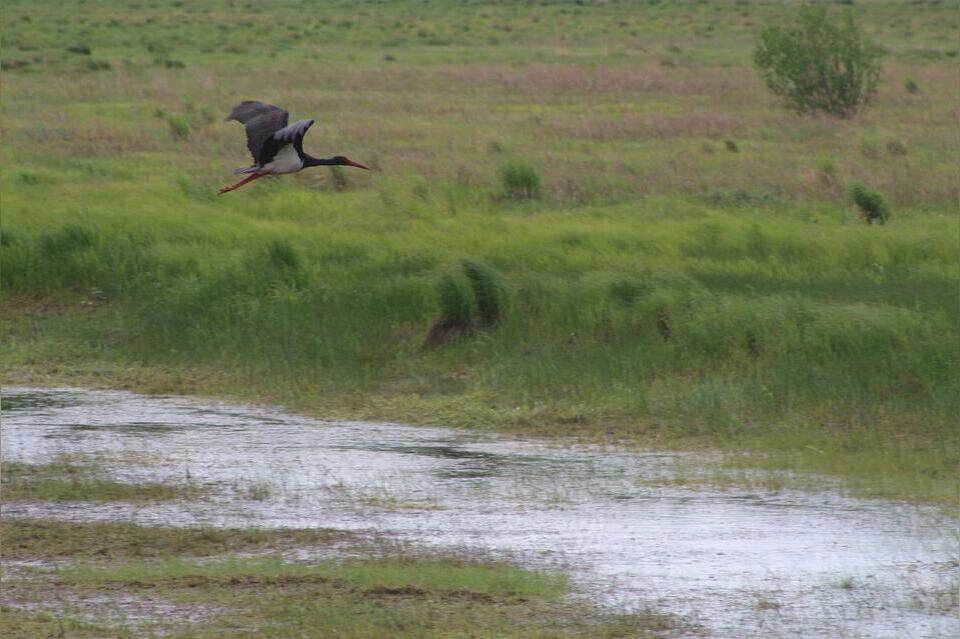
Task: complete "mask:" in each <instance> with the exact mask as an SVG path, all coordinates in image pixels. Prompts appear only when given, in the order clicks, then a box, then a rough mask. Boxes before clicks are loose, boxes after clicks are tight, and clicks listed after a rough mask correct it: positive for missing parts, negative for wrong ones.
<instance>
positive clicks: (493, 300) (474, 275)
mask: <svg viewBox="0 0 960 639" xmlns="http://www.w3.org/2000/svg"><path fill="white" fill-rule="evenodd" d="M461 264H462V265H463V273H464V275H466V276H467V279H468V280H469V281H470V288H472V289H473V298H474V300H475V301H476V304H477V315H479V318H480V324H481V325H482V326H492V325H494V324H496V323H497V322H498V321H500V315H501V312H502V307H503V286H502V285H501V283H500V277H499V276H498V275H497V274H496V272H494V270H493V269H491V268H489V267H487V266H484V265H483V264H478V263H476V262H472V261H470V260H463V262H461Z"/></svg>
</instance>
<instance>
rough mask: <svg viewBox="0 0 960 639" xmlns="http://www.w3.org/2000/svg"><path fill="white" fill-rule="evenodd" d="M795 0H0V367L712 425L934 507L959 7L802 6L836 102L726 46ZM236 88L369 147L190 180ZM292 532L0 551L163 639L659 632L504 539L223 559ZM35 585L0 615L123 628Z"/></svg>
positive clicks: (89, 473)
mask: <svg viewBox="0 0 960 639" xmlns="http://www.w3.org/2000/svg"><path fill="white" fill-rule="evenodd" d="M792 11H793V8H792V7H791V6H790V3H783V2H773V1H764V0H738V1H735V2H734V1H729V2H727V1H716V2H700V1H695V0H691V1H689V2H687V1H684V0H678V1H671V2H668V1H657V0H649V1H647V2H640V1H637V2H625V1H619V2H618V1H611V2H589V1H586V2H575V3H574V2H562V1H557V2H551V1H546V2H536V3H532V2H521V1H519V0H518V1H505V2H480V1H476V2H462V3H460V2H458V3H453V2H450V1H448V0H433V1H429V2H413V1H409V2H408V1H405V0H398V1H396V2H353V1H350V2H347V1H332V2H324V3H316V4H314V3H310V4H307V3H303V2H300V1H299V0H281V1H278V2H271V3H269V4H255V3H245V2H237V1H235V0H197V1H195V2H180V1H179V0H175V1H169V2H168V1H166V0H138V1H136V2H125V1H124V2H121V1H120V0H110V1H109V2H97V3H94V2H81V3H68V2H62V1H58V0H45V1H43V2H33V1H31V2H27V1H26V0H8V2H7V3H6V4H5V6H4V21H3V24H2V27H0V32H2V36H3V40H4V51H3V54H2V65H3V76H4V84H5V86H4V91H3V96H2V100H0V113H2V120H0V122H2V133H3V139H4V145H3V151H2V153H3V158H4V160H5V161H4V162H3V165H2V167H0V189H2V192H3V202H2V206H3V211H2V219H0V345H2V348H0V381H2V382H4V383H6V384H11V383H17V384H34V385H44V386H51V385H78V386H89V387H100V388H127V389H131V390H137V391H144V392H153V393H182V394H206V395H217V396H224V397H233V398H238V399H242V400H246V401H252V402H263V403H272V404H278V405H283V406H287V407H289V408H291V409H295V410H298V411H302V412H307V413H310V414H313V415H318V416H321V417H329V418H349V419H379V420H390V421H397V422H409V423H414V424H422V425H429V424H432V425H444V426H462V427H475V428H484V429H495V430H498V431H501V432H504V433H509V434H517V435H537V436H545V437H556V438H566V437H572V438H577V439H580V440H586V441H590V442H613V443H618V444H626V445H629V446H637V447H646V448H651V447H652V448H672V449H695V450H720V451H723V452H726V453H733V455H731V456H730V457H728V460H729V463H732V464H736V465H742V466H745V467H763V468H768V469H787V470H796V471H813V472H816V473H824V474H827V475H832V476H836V477H839V478H840V480H841V481H842V482H844V483H843V486H844V487H845V488H847V489H849V490H850V491H854V492H856V493H858V494H865V495H873V496H883V497H892V498H896V499H903V500H912V501H918V502H932V503H937V504H945V505H948V506H954V505H955V504H956V499H957V496H958V493H957V471H958V467H960V452H958V451H960V430H958V429H957V428H956V415H957V414H960V395H958V393H957V392H956V390H957V379H958V366H960V364H958V362H960V334H958V333H960V331H958V320H960V304H958V261H960V247H958V234H960V225H958V215H957V201H958V181H957V171H956V166H957V165H958V160H960V136H958V135H957V129H956V110H957V97H958V96H957V87H956V65H957V58H958V46H957V41H956V33H957V30H958V29H960V15H958V13H957V11H956V7H954V6H952V5H951V4H950V3H941V2H938V1H930V2H924V1H922V0H912V1H906V0H904V1H901V0H857V2H856V3H836V4H835V5H834V4H831V5H830V6H829V7H828V12H829V14H830V15H831V16H834V17H835V18H836V19H837V20H838V21H839V20H841V19H842V18H843V17H844V16H845V15H849V14H852V15H854V16H855V17H856V20H857V23H858V24H859V25H861V26H862V27H863V28H864V29H865V31H866V33H867V35H868V36H869V38H870V40H871V42H873V43H874V44H876V45H878V47H879V49H878V50H876V51H874V53H882V58H881V62H882V65H883V72H882V75H881V76H880V82H879V84H878V86H877V92H876V95H875V96H873V100H872V102H871V103H870V104H869V106H868V107H867V108H866V109H865V110H864V111H863V112H861V113H859V114H858V115H856V116H855V117H852V118H833V117H830V116H826V115H810V116H801V115H798V114H796V113H794V112H791V111H790V110H788V109H786V108H784V107H783V105H782V104H781V103H780V102H779V101H778V99H777V98H775V97H774V96H772V95H770V94H769V93H768V92H767V91H766V90H765V88H764V84H763V80H762V78H761V77H760V76H759V74H758V73H757V70H756V69H755V67H754V49H755V46H756V44H757V41H756V37H757V34H758V33H760V32H761V30H762V29H763V28H764V27H765V26H767V25H770V24H777V23H780V22H783V21H786V20H789V19H790V17H791V16H792ZM241 99H258V100H265V101H267V102H272V103H275V104H279V105H282V106H284V107H286V108H288V109H289V110H290V112H291V117H292V118H294V119H299V118H316V119H317V125H316V126H315V127H314V129H313V131H312V132H311V134H310V135H309V136H308V137H307V142H306V146H307V150H308V151H311V150H313V151H314V152H316V153H317V154H334V153H345V154H347V155H349V156H350V157H351V158H354V159H356V160H357V161H359V162H363V163H364V164H367V165H369V166H371V167H374V168H375V169H376V170H375V171H371V172H369V173H367V172H362V174H361V173H360V172H355V173H346V172H343V171H335V170H331V171H329V172H321V171H319V170H317V171H314V172H305V173H304V174H302V175H297V176H287V177H285V178H283V179H278V180H272V179H271V180H266V179H264V180H259V181H258V182H256V183H254V184H252V185H250V186H247V187H244V188H243V189H242V190H240V191H238V192H236V193H231V194H229V195H226V196H223V197H219V198H218V197H217V196H216V195H215V193H216V189H217V188H218V187H219V186H222V185H223V184H226V183H228V182H229V180H230V178H231V177H232V176H231V175H230V171H231V170H232V169H233V168H235V167H237V166H241V165H244V164H246V163H247V157H246V149H245V147H244V143H243V137H242V133H241V130H240V128H239V127H238V126H236V124H235V123H225V122H222V118H223V116H225V115H226V113H227V112H228V111H229V109H230V108H231V107H232V106H233V105H234V104H235V103H236V102H238V101H239V100H241ZM872 222H882V223H872ZM57 464H59V465H57ZM3 480H4V483H3V485H2V494H3V500H4V502H5V505H7V504H10V503H13V502H22V501H25V500H31V501H36V500H40V501H61V502H64V503H69V502H71V501H75V500H78V499H82V500H84V501H90V500H99V501H118V502H135V503H141V502H142V503H148V502H149V503H152V502H156V501H175V500H182V499H200V498H203V494H202V491H200V490H199V489H197V488H196V487H191V486H189V485H186V484H184V485H179V484H177V485H174V484H166V483H165V484H155V485H154V484H151V485H147V484H142V485H138V484H124V483H122V482H117V481H115V480H114V479H110V478H105V477H101V476H99V475H98V473H97V472H96V469H95V468H93V467H87V466H84V465H83V463H82V462H70V461H65V462H63V463H62V464H60V462H56V463H55V464H54V465H24V464H20V465H16V464H10V463H5V464H4V477H3ZM250 490H251V494H250V495H249V497H250V499H253V500H256V499H257V498H258V497H257V495H260V496H261V497H260V498H262V499H267V498H269V497H270V494H269V490H270V487H269V486H267V485H266V484H264V485H262V486H261V487H259V488H258V487H256V486H254V487H252V488H250ZM327 534H328V533H325V532H322V531H313V532H309V531H300V532H297V531H290V532H287V533H281V532H279V531H268V530H264V531H260V532H257V531H238V530H237V531H234V530H220V531H217V532H213V531H208V530H206V529H203V530H200V529H198V530H184V531H179V532H176V531H172V530H168V529H165V528H156V529H150V528H147V527H137V526H135V525H134V524H122V523H116V522H114V523H103V524H94V523H79V522H74V523H66V522H63V523H54V522H50V521H46V522H44V521H40V520H32V519H31V520H17V521H10V522H4V524H3V535H4V548H3V553H4V557H5V559H24V560H26V559H32V560H38V559H39V560H44V561H47V562H49V561H52V560H56V561H57V562H61V561H62V562H68V563H69V564H70V565H65V566H60V565H59V564H57V567H52V565H47V566H45V567H43V568H42V569H39V570H40V571H41V572H42V573H43V575H44V576H42V579H41V581H42V580H43V579H47V580H50V583H57V584H61V586H62V587H63V588H67V589H74V591H75V592H79V593H81V594H82V595H83V596H81V597H80V599H83V598H84V597H87V596H88V595H89V596H92V597H96V596H97V593H99V592H103V591H104V590H105V589H107V590H109V589H114V590H116V589H124V588H129V587H132V586H131V584H133V583H134V582H136V583H138V584H141V585H140V586H137V587H138V588H141V589H143V590H148V591H150V593H152V594H157V593H160V594H161V595H162V598H164V600H165V601H174V602H176V603H177V605H182V606H184V608H183V610H187V609H190V610H193V609H199V610H201V613H200V616H199V617H198V619H199V621H198V624H199V625H197V626H196V627H191V628H189V629H186V628H176V629H174V630H175V632H174V636H178V635H177V634H176V633H181V635H182V636H196V637H212V636H218V635H217V630H216V628H218V627H220V626H217V625H216V624H218V623H221V624H222V623H224V621H223V620H224V619H226V618H227V617H229V616H231V615H232V618H233V619H235V620H237V621H236V623H238V624H240V626H238V627H236V628H234V630H235V631H236V632H237V633H239V634H237V635H235V636H242V633H243V632H248V633H254V634H256V633H259V632H261V631H265V630H264V629H269V631H270V632H274V634H275V635H276V636H295V635H296V634H297V633H298V632H301V631H302V630H303V628H305V627H317V626H316V624H330V625H328V626H324V627H328V628H331V629H334V628H336V629H337V630H338V631H342V632H344V633H347V632H348V630H347V628H348V624H347V621H346V620H348V619H355V618H356V617H357V616H364V618H369V619H370V624H371V625H370V626H369V628H366V629H364V630H363V632H361V631H360V630H357V631H356V632H361V633H360V634H355V635H350V634H344V635H343V636H345V637H349V636H364V637H366V636H378V635H377V633H380V634H381V635H383V636H391V637H397V636H404V635H403V634H402V633H407V635H409V636H417V637H420V636H446V635H443V634H442V633H443V631H444V629H448V630H449V629H457V630H462V631H463V632H464V633H468V632H470V631H475V633H479V636H489V635H496V634H497V633H500V635H502V636H506V637H510V636H517V637H520V636H531V637H532V636H536V637H547V636H557V637H567V636H590V637H597V636H604V635H603V633H607V634H608V635H609V636H610V637H616V636H635V635H639V636H646V635H645V634H644V633H646V634H655V633H657V632H660V631H661V630H663V631H664V632H671V630H670V628H671V627H673V626H671V623H672V622H669V621H667V620H665V618H661V617H659V616H656V615H653V616H650V615H645V614H638V615H633V616H627V617H617V618H613V617H610V616H609V615H608V614H607V613H603V612H600V611H598V610H595V609H592V608H577V607H576V606H575V605H573V604H571V603H570V600H569V599H568V598H565V597H564V596H563V595H564V593H566V592H568V589H569V586H568V584H566V583H565V582H564V580H563V579H562V578H560V577H557V576H556V575H552V574H542V573H537V572H529V571H525V570H522V569H519V568H516V567H513V566H508V565H505V564H504V565H500V564H496V565H488V564H484V563H483V562H476V563H469V562H466V563H463V562H461V561H460V560H451V562H452V563H450V562H447V563H444V562H446V560H440V563H431V561H432V560H422V559H417V558H415V557H405V558H399V559H398V558H395V557H394V558H388V559H384V560H383V561H380V560H373V561H371V562H358V563H346V564H343V563H337V562H332V563H327V562H319V563H316V564H310V565H309V566H307V565H301V564H297V563H295V562H294V563H291V562H288V561H287V560H285V559H279V558H274V559H262V558H258V559H250V558H245V557H236V556H233V555H231V554H230V553H236V552H237V551H238V550H243V551H250V552H265V551H269V550H270V549H276V548H283V547H286V546H289V545H297V544H299V545H307V546H309V545H311V544H313V545H322V544H325V543H327V542H328V541H329V542H332V541H333V540H334V539H336V538H338V535H337V533H336V532H335V531H334V532H330V533H329V535H331V536H330V537H329V538H328V537H325V536H324V535H327ZM300 535H306V537H301V536H300ZM311 535H317V537H311ZM71 537H75V540H74V541H70V538H71ZM11 539H12V540H14V541H13V542H10V540H11ZM83 540H86V541H83ZM110 540H113V541H110ZM81 542H83V543H81ZM225 548H230V549H231V550H230V552H227V551H225V550H224V549H225ZM96 549H102V553H101V552H100V551H98V550H96ZM196 556H217V557H218V558H217V559H216V561H214V562H213V563H207V562H201V563H196V562H194V561H193V558H194V557H196ZM178 557H179V558H181V559H177V558H178ZM182 557H190V558H189V559H182ZM93 559H97V560H98V561H99V560H102V562H101V563H96V562H94V563H90V562H91V560H93ZM408 561H409V562H413V563H411V564H409V565H418V566H419V565H421V564H420V563H418V562H420V561H425V562H426V563H423V564H422V572H421V573H417V574H418V575H419V576H418V577H417V580H415V582H414V581H403V580H391V577H390V575H391V574H395V571H396V566H397V565H398V563H397V562H408ZM72 562H81V563H72ZM403 565H405V566H407V567H408V568H409V565H408V564H403ZM438 566H441V567H442V570H438V569H437V567H438ZM405 570H406V571H407V572H409V569H405ZM44 571H46V572H44ZM373 573H377V574H381V575H383V578H382V580H381V581H377V582H376V583H374V581H375V580H374V581H372V580H371V579H370V577H369V575H371V574H373ZM441 573H443V574H448V575H449V578H450V579H452V580H453V581H443V580H438V579H439V577H438V575H440V574H441ZM187 577H189V578H193V579H196V580H197V583H196V585H190V584H189V583H188V581H189V579H187ZM231 579H237V580H238V581H237V583H235V584H231V583H229V582H230V580H231ZM271 580H272V581H271ZM44 583H45V582H44ZM191 583H192V582H191ZM224 584H226V585H224ZM250 584H255V585H256V586H257V588H250V587H249V586H250ZM58 587H60V586H58ZM257 589H262V590H263V591H264V592H265V593H266V594H265V595H264V596H262V597H257V596H256V595H255V594H254V591H255V590H257ZM377 589H380V590H377ZM41 590H42V588H41ZM394 591H396V592H394ZM451 593H469V594H462V596H461V595H451ZM316 598H319V600H322V601H325V602H328V603H329V604H330V605H329V606H327V607H325V608H323V609H322V610H321V609H320V608H316V607H311V606H310V605H309V602H310V601H311V600H314V599H316ZM147 600H149V598H147ZM147 600H142V601H147ZM150 601H152V600H150ZM561 602H562V603H561ZM301 604H302V605H301ZM144 605H147V604H144ZM150 605H152V604H150ZM294 608H296V609H298V610H302V611H303V612H302V615H301V613H294V612H293V611H294ZM228 609H229V611H230V612H229V613H227V612H224V611H226V610H228ZM425 610H429V611H430V614H425V613H424V611H425ZM238 611H239V612H238ZM61 612H62V613H63V614H59V613H56V614H55V615H54V617H50V616H49V614H48V613H47V612H42V611H41V612H35V611H34V609H33V608H30V607H29V606H27V607H26V608H24V607H23V606H18V607H17V609H16V610H12V609H4V611H3V614H2V615H0V619H2V621H0V624H3V626H0V629H2V630H4V634H5V635H9V636H23V637H27V636H40V635H42V634H43V633H47V634H55V633H56V632H60V633H61V634H63V632H64V630H63V629H64V628H65V627H68V629H69V631H70V633H72V634H69V636H77V637H87V636H90V637H94V636H115V635H116V629H117V628H122V627H124V624H125V623H126V622H117V620H116V619H114V620H113V621H110V622H109V623H106V624H105V625H103V624H101V622H100V621H96V620H92V621H89V622H88V621H84V620H82V615H81V616H80V617H78V616H76V615H73V616H71V615H70V614H69V613H68V612H63V611H61ZM223 615H227V617H225V616H223ZM431 615H433V617H432V618H433V619H434V620H435V621H434V622H428V621H425V620H426V619H429V618H431ZM64 619H72V621H64ZM553 620H557V621H553ZM521 621H523V622H524V623H520V622H521ZM65 624H67V625H66V626H65ZM70 624H73V625H70ZM118 624H119V625H118ZM204 624H206V625H204ZM244 624H246V625H244ZM284 624H292V625H286V626H285V625H284ZM298 624H299V625H298ZM424 624H428V625H424ZM430 624H432V625H430ZM478 624H480V625H478ZM482 624H487V625H482ZM556 624H559V625H556ZM251 628H253V629H256V630H253V629H251ZM131 632H132V631H131ZM331 632H333V631H332V630H331ZM364 632H366V634H363V633H364ZM511 632H512V633H514V634H510V633H511ZM111 633H113V634H111ZM191 633H192V634H191ZM430 633H434V635H431V634H430ZM484 633H485V634H484ZM524 633H527V634H524ZM551 633H553V634H551ZM631 633H634V634H631ZM448 634H449V633H448ZM256 636H264V635H263V634H256Z"/></svg>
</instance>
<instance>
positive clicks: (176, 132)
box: [167, 115, 190, 140]
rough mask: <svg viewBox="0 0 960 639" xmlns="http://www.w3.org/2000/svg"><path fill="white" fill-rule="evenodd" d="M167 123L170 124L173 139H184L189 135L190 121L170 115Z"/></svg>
mask: <svg viewBox="0 0 960 639" xmlns="http://www.w3.org/2000/svg"><path fill="white" fill-rule="evenodd" d="M167 124H169V125H170V133H171V134H172V135H173V137H174V138H175V139H177V140H186V139H187V138H189V137H190V123H189V122H187V121H186V120H185V119H184V118H181V117H178V116H175V115H171V116H170V117H169V118H168V119H167Z"/></svg>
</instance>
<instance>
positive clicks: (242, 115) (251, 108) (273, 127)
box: [227, 100, 302, 166]
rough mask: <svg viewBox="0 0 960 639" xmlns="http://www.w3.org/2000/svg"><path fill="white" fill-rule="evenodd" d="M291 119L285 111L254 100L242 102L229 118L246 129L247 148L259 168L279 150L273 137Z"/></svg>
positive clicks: (234, 108)
mask: <svg viewBox="0 0 960 639" xmlns="http://www.w3.org/2000/svg"><path fill="white" fill-rule="evenodd" d="M289 119H290V114H289V113H287V112H286V111H285V110H284V109H281V108H280V107H278V106H273V105H272V104H266V103H265V102H256V101H253V100H246V101H244V102H241V103H240V104H238V105H237V106H235V107H233V111H231V112H230V115H228V116H227V120H228V121H229V120H236V121H237V122H240V123H241V124H243V125H244V128H246V131H247V148H248V149H250V154H251V155H252V156H253V161H254V162H255V163H256V164H257V165H258V166H263V165H264V164H266V163H267V162H269V161H270V160H271V159H273V156H274V154H276V152H277V148H279V147H276V146H275V145H274V144H272V139H273V136H274V134H275V133H277V132H278V131H281V130H283V129H284V127H286V126H287V121H288V120H289ZM287 128H289V127H287ZM301 137H302V136H301Z"/></svg>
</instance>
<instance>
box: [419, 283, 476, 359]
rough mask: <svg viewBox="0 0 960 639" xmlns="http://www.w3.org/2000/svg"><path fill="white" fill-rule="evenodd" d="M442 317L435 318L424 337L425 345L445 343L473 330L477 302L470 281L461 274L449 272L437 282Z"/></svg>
mask: <svg viewBox="0 0 960 639" xmlns="http://www.w3.org/2000/svg"><path fill="white" fill-rule="evenodd" d="M437 296H438V297H439V300H440V317H438V318H437V319H436V320H434V322H433V324H431V325H430V329H429V330H428V331H427V336H426V337H425V338H424V341H423V344H424V346H435V345H438V344H444V343H446V342H449V341H451V340H454V339H456V338H458V337H463V336H464V335H469V334H470V333H471V332H472V331H473V328H474V326H473V315H474V312H475V309H476V302H475V300H474V297H473V290H472V289H471V286H470V282H469V281H467V280H466V279H465V278H463V277H460V276H459V275H454V274H449V273H448V274H447V275H444V276H443V277H442V278H440V281H439V282H437Z"/></svg>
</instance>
